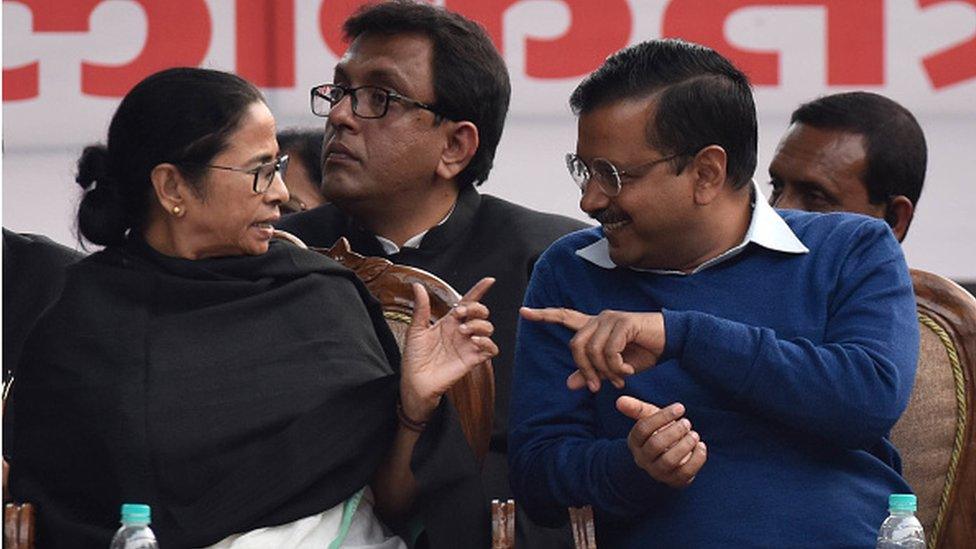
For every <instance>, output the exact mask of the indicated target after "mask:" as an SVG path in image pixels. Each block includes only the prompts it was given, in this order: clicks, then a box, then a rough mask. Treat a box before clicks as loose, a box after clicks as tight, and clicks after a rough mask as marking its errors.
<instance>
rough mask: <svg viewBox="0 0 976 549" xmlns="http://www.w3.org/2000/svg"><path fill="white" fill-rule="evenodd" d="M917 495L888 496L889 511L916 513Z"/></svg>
mask: <svg viewBox="0 0 976 549" xmlns="http://www.w3.org/2000/svg"><path fill="white" fill-rule="evenodd" d="M915 505H916V500H915V494H891V495H890V496H888V511H889V512H891V511H911V512H913V513H914V512H915Z"/></svg>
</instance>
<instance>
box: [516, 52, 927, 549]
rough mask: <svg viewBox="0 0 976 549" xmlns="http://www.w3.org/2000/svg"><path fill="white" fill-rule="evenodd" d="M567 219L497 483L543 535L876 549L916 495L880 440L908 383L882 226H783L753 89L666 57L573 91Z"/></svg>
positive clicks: (695, 59) (728, 72)
mask: <svg viewBox="0 0 976 549" xmlns="http://www.w3.org/2000/svg"><path fill="white" fill-rule="evenodd" d="M571 105H572V107H573V110H574V112H576V113H577V115H578V116H579V126H578V129H579V134H578V141H577V148H576V153H574V154H570V155H568V157H567V164H568V166H569V169H570V172H571V174H572V176H573V178H574V179H575V180H576V182H577V184H579V186H580V188H581V189H582V191H583V196H582V199H581V201H580V207H581V208H582V209H583V210H584V211H585V212H587V213H588V214H590V215H591V216H592V217H593V218H594V219H596V220H597V221H599V222H600V224H601V226H600V227H597V228H593V229H587V230H583V231H580V232H576V233H573V234H571V235H569V236H566V237H564V238H562V239H561V240H559V241H557V242H556V243H555V244H553V246H552V247H550V248H549V250H548V251H546V253H545V254H544V255H543V256H542V257H541V258H540V259H539V261H538V263H536V267H535V271H534V273H533V275H532V280H531V282H530V284H529V289H528V292H527V294H526V299H525V304H526V306H527V308H524V309H523V311H522V316H523V321H522V322H521V324H520V327H519V333H518V345H517V351H516V367H515V374H514V380H513V381H514V382H513V390H512V410H511V416H510V418H511V419H510V427H511V431H510V436H509V441H510V447H509V461H510V471H511V473H510V474H511V477H510V478H511V482H512V487H513V490H514V492H515V494H516V497H517V498H518V501H519V504H520V505H521V506H522V507H523V508H525V509H526V510H528V511H529V513H530V515H532V516H534V517H535V518H536V519H537V520H542V521H549V522H558V521H559V520H564V517H565V508H566V507H567V506H581V505H592V506H593V508H594V510H595V512H596V528H597V537H598V542H599V544H600V545H601V546H603V547H614V548H617V547H635V548H636V547H650V546H659V547H718V546H723V547H751V546H768V547H803V546H808V547H867V546H873V543H874V539H875V534H876V532H877V528H878V526H879V525H880V524H881V522H882V520H883V519H884V517H885V515H886V502H887V497H888V495H889V494H890V493H892V492H908V491H909V487H908V485H907V484H906V483H905V482H904V480H903V479H902V478H901V476H900V475H899V470H900V461H899V457H898V454H897V452H896V451H895V449H894V448H893V447H892V445H891V443H890V442H889V441H888V439H887V437H888V431H889V429H890V428H891V426H892V425H893V424H894V423H895V421H896V420H897V419H898V416H899V415H900V414H901V413H902V411H903V410H904V408H905V406H906V404H907V402H908V396H909V393H910V392H911V387H912V382H913V379H914V375H915V362H916V354H917V349H918V328H917V322H916V320H915V302H914V297H913V294H912V286H911V280H910V278H909V275H908V269H907V267H906V265H905V261H904V258H903V256H902V253H901V249H900V247H899V245H898V242H897V241H896V240H895V238H894V237H893V236H892V233H891V231H890V229H889V228H888V227H887V226H886V225H885V223H884V222H883V221H880V220H877V219H872V218H869V217H866V216H860V215H853V214H840V213H836V214H811V213H804V212H795V211H782V212H777V211H774V210H773V209H772V208H771V207H770V206H768V205H767V204H766V202H765V201H764V200H763V198H762V196H761V195H760V194H759V192H758V189H757V188H756V186H755V184H754V183H750V178H751V176H752V173H753V171H754V170H755V166H756V141H757V135H756V134H757V132H756V114H755V106H754V104H753V100H752V93H751V90H750V87H749V83H748V80H747V79H746V77H745V76H744V75H743V74H742V73H741V72H740V71H739V70H737V69H736V68H735V67H734V66H732V65H731V64H730V63H729V62H728V61H727V60H726V59H724V58H723V57H721V56H720V55H718V54H717V53H715V52H714V51H712V50H710V49H708V48H704V47H701V46H697V45H692V44H688V43H684V42H680V41H673V40H664V41H651V42H645V43H642V44H638V45H636V46H633V47H630V48H627V49H625V50H622V51H620V52H618V53H616V54H614V55H613V56H611V57H610V58H608V59H607V61H606V62H605V63H604V65H603V66H602V67H600V68H599V69H598V70H597V71H596V72H594V73H593V74H592V75H590V76H589V77H588V78H587V79H586V80H584V82H583V83H582V84H580V86H579V87H578V88H577V89H576V91H575V92H574V94H573V97H572V99H571Z"/></svg>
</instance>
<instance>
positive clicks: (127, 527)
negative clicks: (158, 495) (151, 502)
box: [109, 503, 159, 549]
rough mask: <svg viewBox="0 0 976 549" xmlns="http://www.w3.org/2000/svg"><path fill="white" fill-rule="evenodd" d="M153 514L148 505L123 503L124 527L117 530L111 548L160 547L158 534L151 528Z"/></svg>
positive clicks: (136, 548) (144, 548)
mask: <svg viewBox="0 0 976 549" xmlns="http://www.w3.org/2000/svg"><path fill="white" fill-rule="evenodd" d="M151 515H152V511H151V510H150V508H149V506H148V505H144V504H142V503H124V504H122V527H121V528H119V530H118V531H117V532H115V536H114V537H113V538H112V544H111V545H109V549H159V544H158V543H156V534H153V531H152V529H150V528H149V523H150V522H151V520H150V519H151Z"/></svg>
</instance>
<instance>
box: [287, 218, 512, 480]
mask: <svg viewBox="0 0 976 549" xmlns="http://www.w3.org/2000/svg"><path fill="white" fill-rule="evenodd" d="M280 232H282V231H277V233H280ZM285 234H287V233H285ZM282 238H285V239H289V240H291V239H294V238H295V237H294V236H293V235H287V236H282ZM309 249H310V250H313V251H317V252H320V253H324V254H326V255H328V256H329V257H331V258H332V259H334V260H336V261H338V262H339V263H341V264H342V265H344V266H346V267H348V268H349V269H351V270H352V271H353V272H354V273H356V276H358V277H359V278H360V280H362V281H363V282H364V283H365V284H366V288H367V289H369V291H370V293H372V294H373V296H374V297H375V298H376V299H377V300H379V302H380V304H381V306H382V307H383V315H384V316H385V317H386V321H387V324H388V325H389V326H390V329H391V330H392V331H393V335H394V336H395V337H396V339H397V343H398V344H399V345H400V346H401V347H402V346H403V338H404V336H405V335H406V332H407V328H408V327H409V326H410V319H411V317H412V315H413V308H414V301H413V287H412V286H411V285H412V284H413V283H414V282H419V283H420V284H423V286H424V288H426V289H427V294H428V295H429V296H430V310H431V318H432V319H434V320H436V319H438V318H440V317H442V316H444V315H446V314H447V313H448V312H450V310H451V308H452V307H454V306H455V305H457V303H458V302H459V301H460V300H461V295H460V294H459V293H458V292H457V291H455V290H454V288H452V287H451V286H450V285H449V284H448V283H447V282H444V281H443V280H441V279H440V278H438V277H437V276H435V275H433V274H431V273H429V272H427V271H424V270H422V269H417V268H414V267H408V266H406V265H397V264H394V263H392V262H390V261H389V260H387V259H384V258H382V257H364V256H362V255H359V254H357V253H355V252H353V251H352V249H351V248H350V246H349V241H347V240H346V239H345V238H340V239H339V240H338V241H337V242H336V243H335V244H334V245H333V246H332V247H331V248H328V249H324V248H314V247H310V248H309ZM447 396H448V398H450V399H451V403H452V404H454V407H455V409H457V412H458V418H459V419H460V422H461V429H462V430H463V431H464V434H465V437H466V438H467V440H468V444H470V445H471V449H472V450H473V451H474V454H475V456H476V457H477V458H478V462H479V463H483V462H484V458H485V455H486V454H487V453H488V443H489V442H490V439H491V422H492V418H493V415H494V407H495V404H494V403H495V376H494V372H493V370H492V366H491V361H486V362H485V363H484V364H482V365H480V366H478V367H476V368H475V369H474V370H472V371H471V372H469V373H468V374H467V375H466V376H464V377H463V378H461V380H460V381H458V382H457V383H455V384H454V386H453V387H451V389H450V390H449V391H448V393H447Z"/></svg>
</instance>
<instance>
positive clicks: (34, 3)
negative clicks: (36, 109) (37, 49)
mask: <svg viewBox="0 0 976 549" xmlns="http://www.w3.org/2000/svg"><path fill="white" fill-rule="evenodd" d="M13 1H15V2H19V3H21V4H24V5H25V6H27V7H28V8H30V10H31V17H32V19H33V25H32V30H33V31H34V32H87V31H88V30H89V29H88V15H89V14H90V13H91V11H92V10H93V9H95V6H96V5H98V3H99V2H100V1H101V0H78V1H76V2H58V1H57V0H13ZM39 72H40V65H39V63H38V62H37V61H35V62H33V63H29V64H27V65H24V66H22V67H16V68H13V69H3V100H4V101H16V100H21V99H30V98H32V97H37V95H38V93H40V83H39Z"/></svg>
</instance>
